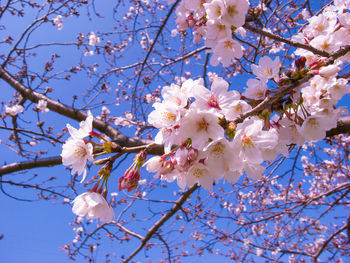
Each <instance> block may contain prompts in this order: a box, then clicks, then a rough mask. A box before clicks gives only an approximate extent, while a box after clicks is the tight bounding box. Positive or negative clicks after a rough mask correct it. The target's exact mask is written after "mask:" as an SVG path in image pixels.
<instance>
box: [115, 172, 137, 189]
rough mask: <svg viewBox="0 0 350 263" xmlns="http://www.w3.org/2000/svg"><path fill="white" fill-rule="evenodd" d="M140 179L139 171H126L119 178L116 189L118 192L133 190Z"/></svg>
mask: <svg viewBox="0 0 350 263" xmlns="http://www.w3.org/2000/svg"><path fill="white" fill-rule="evenodd" d="M140 178H141V175H140V171H139V170H138V169H135V168H132V169H130V168H129V169H128V170H126V172H125V174H124V175H123V177H121V178H119V181H118V187H119V191H121V190H124V189H127V190H128V192H130V191H132V190H135V189H136V187H137V185H138V182H139V180H140Z"/></svg>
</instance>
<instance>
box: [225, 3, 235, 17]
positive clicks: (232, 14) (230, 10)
mask: <svg viewBox="0 0 350 263" xmlns="http://www.w3.org/2000/svg"><path fill="white" fill-rule="evenodd" d="M227 13H228V14H229V15H230V16H234V15H235V14H236V13H237V10H236V6H235V5H230V6H229V7H228V8H227Z"/></svg>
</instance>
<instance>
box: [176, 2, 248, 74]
mask: <svg viewBox="0 0 350 263" xmlns="http://www.w3.org/2000/svg"><path fill="white" fill-rule="evenodd" d="M248 8H249V2H248V0H207V1H200V0H195V1H194V0H182V1H181V3H180V5H179V6H178V7H177V9H176V11H175V12H176V15H177V18H176V23H177V26H178V30H177V31H184V30H186V29H187V28H189V27H193V29H194V41H195V42H197V41H198V40H200V39H201V38H203V39H204V40H205V46H206V47H208V48H209V49H210V52H213V55H212V56H211V59H210V63H211V64H212V65H213V66H216V65H218V64H219V63H221V64H222V65H223V66H224V67H227V66H229V65H230V64H231V63H232V61H233V60H234V59H235V58H240V57H242V55H243V47H242V46H241V45H240V44H239V43H238V42H237V41H236V40H234V39H233V37H232V34H234V33H239V34H241V35H243V36H244V35H245V30H244V29H243V28H242V26H243V25H244V23H245V16H246V14H247V13H248Z"/></svg>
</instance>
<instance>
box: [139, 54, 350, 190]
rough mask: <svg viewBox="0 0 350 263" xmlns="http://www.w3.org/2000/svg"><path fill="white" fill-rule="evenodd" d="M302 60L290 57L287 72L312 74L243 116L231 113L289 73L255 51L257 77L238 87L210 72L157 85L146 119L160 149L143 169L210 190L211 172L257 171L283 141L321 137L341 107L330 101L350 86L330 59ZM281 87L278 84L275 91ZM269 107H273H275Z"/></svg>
mask: <svg viewBox="0 0 350 263" xmlns="http://www.w3.org/2000/svg"><path fill="white" fill-rule="evenodd" d="M305 62H306V59H305V58H304V57H302V58H300V59H297V60H296V65H297V68H295V69H294V70H295V71H294V73H298V74H299V73H300V72H307V73H308V74H317V75H315V76H314V77H312V79H311V81H310V82H309V83H306V84H304V85H302V86H301V87H299V88H297V89H295V90H294V91H293V92H292V93H291V94H290V95H288V96H287V101H289V103H281V102H279V103H280V104H279V103H276V105H273V106H272V107H271V109H270V110H266V111H265V112H262V113H261V114H260V115H259V116H254V117H248V118H245V119H244V120H243V122H241V121H238V122H237V121H236V120H237V119H239V118H240V117H241V116H242V114H244V113H246V112H248V111H250V110H252V108H253V107H252V106H253V105H256V103H259V102H261V101H262V100H264V99H265V98H266V96H267V94H268V93H273V91H272V90H269V89H268V87H267V83H268V81H269V80H270V79H273V80H274V81H275V82H276V81H277V80H279V79H280V78H284V77H285V76H286V75H290V74H288V72H287V73H286V74H285V75H282V74H280V63H279V60H278V59H275V60H272V59H271V58H269V57H262V58H261V59H260V60H259V64H258V65H252V72H253V73H254V74H255V76H256V79H250V80H248V82H247V86H248V88H247V89H246V90H245V92H244V93H243V94H240V93H239V92H238V91H235V90H229V84H228V83H227V82H226V81H225V80H224V79H223V78H221V77H218V76H216V75H215V74H212V75H211V78H210V80H211V88H210V90H209V89H207V88H206V87H204V83H203V80H202V79H199V80H192V79H188V80H186V81H184V82H183V83H182V84H171V85H170V86H166V87H164V88H163V90H162V97H163V101H162V102H156V103H154V105H153V107H154V111H152V112H151V113H150V114H149V117H148V121H149V123H150V124H152V125H153V126H154V127H156V128H158V129H159V132H158V134H157V135H156V137H155V142H156V143H158V144H164V147H165V154H164V155H163V156H160V157H159V156H157V157H153V158H151V159H150V160H148V161H147V162H146V165H147V170H148V171H149V172H157V175H156V176H157V177H160V178H161V179H162V180H166V181H168V182H171V181H174V180H175V179H176V180H177V183H178V185H179V186H180V187H182V188H185V187H186V186H187V185H188V186H192V185H194V184H195V183H198V184H200V185H202V186H203V187H204V188H205V189H207V190H211V189H212V186H213V180H219V179H222V178H224V179H226V180H227V181H229V182H231V183H234V182H236V181H237V180H238V179H239V177H240V176H241V175H242V174H243V173H244V172H245V173H246V174H247V175H248V176H249V177H251V178H254V179H258V178H260V176H261V175H262V173H263V171H264V167H263V166H262V163H263V162H264V161H271V160H273V159H275V158H276V157H277V155H279V154H283V155H287V154H288V150H287V145H290V144H297V145H299V146H300V145H302V144H303V143H305V142H314V141H318V140H321V139H323V138H324V137H325V136H326V131H327V130H329V129H332V128H335V127H336V125H337V119H338V117H339V116H340V114H342V113H343V112H344V109H342V108H335V105H336V103H337V102H338V100H339V99H340V98H341V97H342V96H343V95H344V94H345V93H349V92H350V88H349V85H347V80H346V79H342V78H339V77H337V71H334V70H333V67H334V66H333V65H331V66H327V67H323V68H321V69H320V70H318V71H317V72H313V71H311V70H310V69H309V68H306V69H305ZM289 73H290V71H289ZM325 74H327V76H325ZM284 80H285V79H282V80H281V83H283V81H284ZM283 88H284V86H283V85H282V84H281V87H279V88H278V90H277V91H279V90H283ZM273 107H276V108H280V109H279V111H278V113H277V111H276V110H275V108H273Z"/></svg>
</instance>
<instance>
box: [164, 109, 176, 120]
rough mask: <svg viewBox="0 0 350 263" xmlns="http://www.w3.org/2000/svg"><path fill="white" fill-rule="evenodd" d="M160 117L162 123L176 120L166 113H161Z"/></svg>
mask: <svg viewBox="0 0 350 263" xmlns="http://www.w3.org/2000/svg"><path fill="white" fill-rule="evenodd" d="M162 117H163V120H164V121H174V120H175V119H176V115H175V114H174V113H171V112H168V111H165V112H163V113H162Z"/></svg>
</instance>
